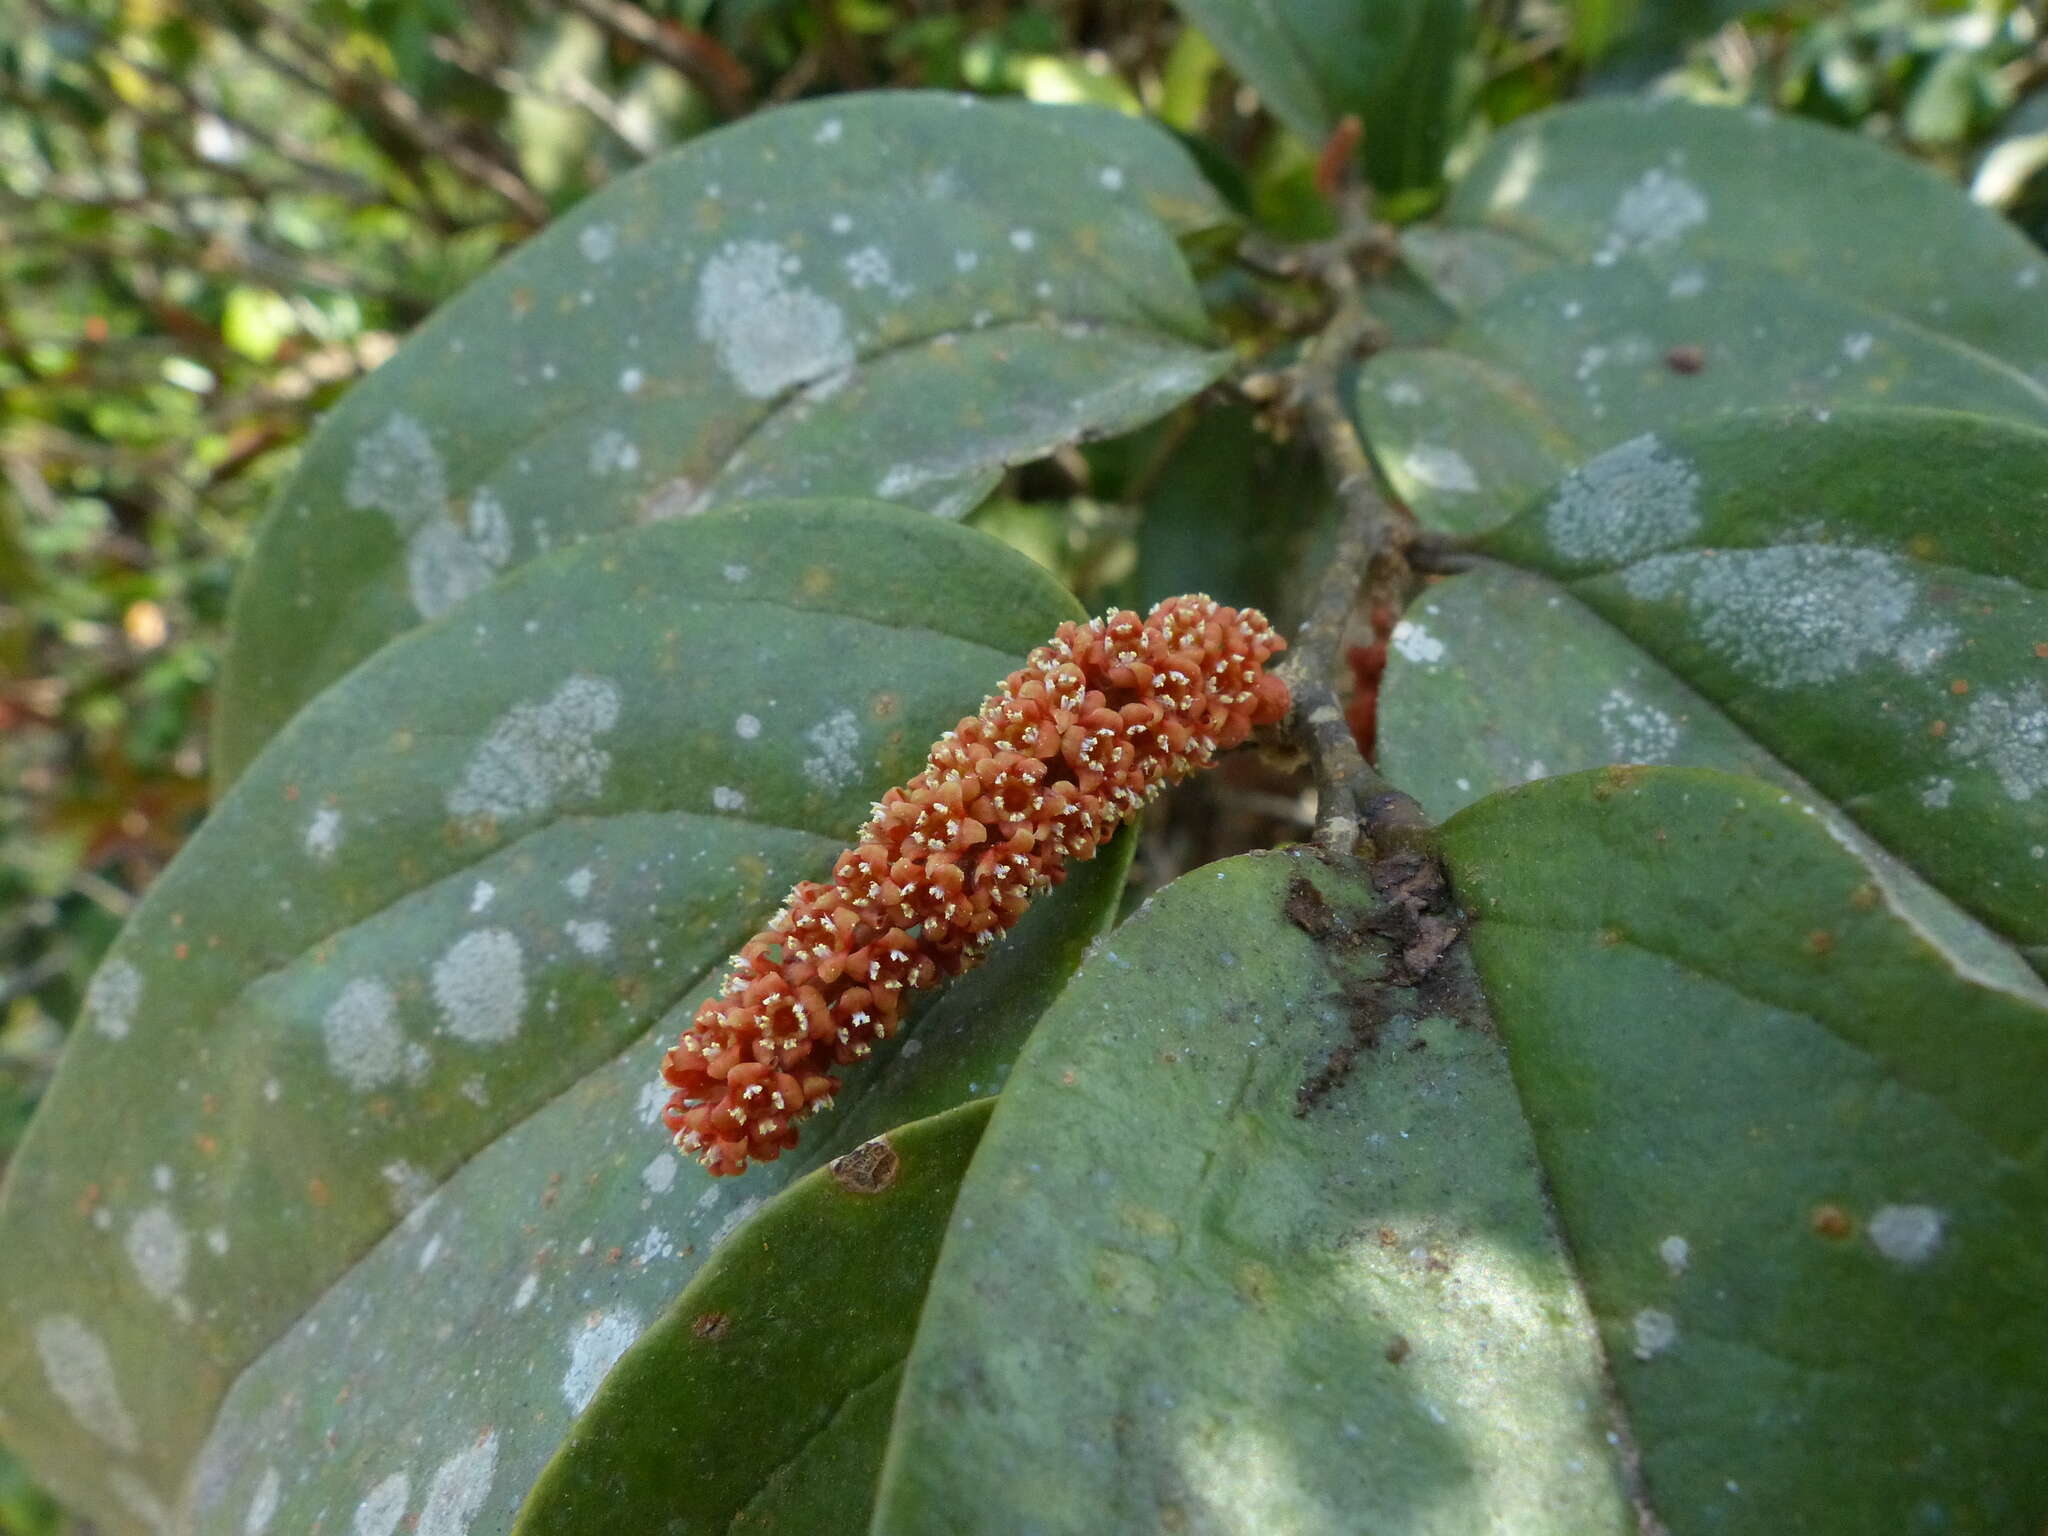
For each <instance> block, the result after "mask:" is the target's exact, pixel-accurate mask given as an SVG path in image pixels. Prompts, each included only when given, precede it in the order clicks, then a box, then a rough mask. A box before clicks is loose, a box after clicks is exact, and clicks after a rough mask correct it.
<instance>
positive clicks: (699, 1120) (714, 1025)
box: [662, 597, 1288, 1174]
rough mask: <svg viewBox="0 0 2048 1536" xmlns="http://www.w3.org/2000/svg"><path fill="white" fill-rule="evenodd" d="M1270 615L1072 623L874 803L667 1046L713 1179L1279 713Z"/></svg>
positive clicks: (689, 1146)
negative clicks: (1151, 809)
mask: <svg viewBox="0 0 2048 1536" xmlns="http://www.w3.org/2000/svg"><path fill="white" fill-rule="evenodd" d="M1285 646H1286V642H1285V641H1284V640H1282V639H1281V638H1280V637H1279V636H1278V635H1276V634H1274V633H1273V630H1272V626H1271V625H1269V624H1268V623H1267V622H1266V618H1265V616H1264V615H1263V614H1261V613H1259V612H1257V611H1256V610H1255V609H1249V608H1247V609H1245V610H1243V611H1242V612H1240V611H1238V610H1236V609H1232V608H1225V607H1222V606H1220V605H1218V604H1216V603H1214V602H1211V601H1210V600H1209V599H1208V598H1206V597H1174V598H1168V599H1167V600H1166V601H1165V602H1163V603H1161V604H1159V606H1158V607H1156V608H1154V609H1153V610H1152V612H1151V613H1150V614H1149V615H1148V616H1147V617H1145V618H1143V619H1140V618H1139V617H1138V615H1136V614H1135V613H1131V612H1128V611H1124V612H1117V613H1111V614H1109V615H1107V616H1105V617H1103V618H1100V619H1096V620H1093V621H1092V622H1090V623H1086V624H1063V625H1061V626H1060V629H1059V633H1058V634H1056V635H1055V636H1054V637H1053V639H1052V641H1051V642H1050V643H1049V644H1046V645H1042V646H1040V647H1039V648H1038V649H1037V650H1035V651H1033V652H1032V653H1031V657H1030V659H1029V660H1028V661H1027V662H1026V663H1025V665H1024V666H1023V668H1022V669H1020V670H1019V671H1016V672H1013V673H1011V674H1010V676H1009V677H1008V678H1007V679H1006V680H1005V681H1004V682H1003V684H1002V686H1001V687H1000V688H999V689H997V691H996V692H995V694H994V695H993V696H992V697H990V698H989V699H988V700H987V702H985V703H984V704H983V705H982V706H981V708H980V710H979V711H977V712H976V713H975V714H972V715H970V716H968V717H967V718H966V719H965V720H963V721H961V722H960V724H959V725H957V726H956V727H954V728H953V729H952V730H950V731H948V732H947V733H946V734H945V735H944V736H942V737H941V738H940V739H939V740H938V742H937V743H936V744H935V745H934V746H933V747H932V750H931V754H930V758H929V760H928V762H927V765H926V767H925V769H924V771H923V772H922V773H920V774H918V776H917V777H916V778H914V779H912V780H911V781H910V782H909V783H908V784H905V785H903V786H902V787H901V788H900V789H892V790H890V791H889V792H888V793H887V794H885V795H883V797H882V799H881V802H880V803H879V804H878V805H876V806H875V808H874V815H873V817H872V819H870V820H869V822H868V824H867V825H866V826H865V827H863V828H862V829H861V832H860V837H859V840H858V842H857V843H856V844H855V846H854V847H852V848H850V849H848V850H847V851H846V852H845V853H843V854H841V855H840V856H839V861H838V863H837V865H836V866H835V867H834V869H833V871H832V880H831V883H830V884H816V883H812V882H805V883H804V884H802V885H799V886H798V887H797V888H796V889H795V890H794V891H793V892H791V894H790V898H789V901H788V903H787V905H785V906H784V907H783V909H782V910H781V911H780V912H778V913H777V914H776V915H775V917H774V919H773V920H772V921H771V922H770V923H769V924H768V926H767V928H766V929H764V930H763V931H762V932H760V933H758V934H756V935H755V936H754V938H753V939H752V940H750V941H749V942H748V944H747V946H746V947H745V948H744V949H742V950H741V951H740V952H739V954H738V955H736V956H735V957H734V959H733V969H732V974H731V975H730V976H728V977H727V979H726V982H725V985H724V987H723V988H722V989H721V990H720V992H719V994H718V995H717V996H716V997H713V998H711V999H709V1000H708V1001H706V1002H705V1003H704V1005H703V1006H702V1007H701V1008H699V1009H698V1010H697V1014H696V1017H695V1019H694V1020H692V1022H691V1024H690V1027H689V1028H688V1029H687V1030H686V1031H684V1033H683V1037H682V1039H681V1040H679V1041H678V1042H677V1043H676V1044H675V1045H674V1046H672V1047H670V1049H669V1052H668V1055H667V1057H666V1058H665V1059H664V1061H663V1063H662V1076H663V1077H664V1078H666V1079H667V1081H668V1082H669V1084H670V1086H671V1087H673V1088H674V1090H675V1091H674V1093H673V1094H671V1095H670V1098H669V1101H668V1108H667V1110H666V1112H665V1114H664V1117H663V1118H664V1120H665V1121H666V1123H667V1125H668V1128H669V1130H670V1131H671V1132H672V1133H673V1135H674V1137H675V1143H676V1145H677V1146H678V1147H680V1148H681V1149H682V1150H683V1151H685V1152H688V1153H690V1154H692V1155H693V1156H695V1157H697V1158H698V1159H699V1160H700V1161H702V1162H703V1164H704V1165H705V1167H707V1168H709V1169H710V1170H711V1172H712V1173H714V1174H731V1173H739V1172H741V1171H742V1170H744V1169H745V1168H746V1166H747V1163H748V1161H749V1160H750V1159H756V1158H758V1159H761V1160H763V1161H769V1160H772V1159H774V1158H776V1157H779V1156H781V1155H782V1153H783V1152H785V1151H787V1150H788V1149H789V1148H790V1147H792V1146H794V1145H795V1144H796V1139H797V1130H796V1126H797V1122H798V1120H800V1119H801V1118H802V1117H804V1116H805V1115H808V1114H811V1113H813V1112H814V1111H816V1110H819V1109H822V1108H824V1107H825V1106H826V1105H828V1104H830V1103H831V1101H832V1096H833V1094H835V1093H836V1092H838V1089H839V1080H838V1078H836V1077H834V1076H833V1075H831V1069H832V1068H834V1067H838V1066H845V1065H847V1064H848V1063H851V1062H855V1061H858V1060H860V1059H861V1058H862V1057H865V1056H867V1055H868V1054H869V1053H870V1052H871V1051H872V1050H873V1049H874V1046H875V1042H877V1041H879V1040H884V1039H887V1038H888V1037H889V1036H890V1035H891V1034H893V1033H894V1032H895V1030H896V1028H897V1025H898V1024H899V1023H900V1022H901V1020H902V1018H903V1013H904V1009H905V1006H906V999H907V998H908V996H909V994H910V993H912V992H914V991H916V990H917V989H918V988H920V987H929V986H931V985H933V984H934V983H935V982H937V981H938V980H939V979H940V978H942V977H946V976H951V975H955V974H957V973H959V972H960V971H963V970H965V969H967V968H968V967H969V966H972V965H974V964H976V963H977V962H978V961H979V960H980V959H981V957H982V956H983V954H984V953H985V952H986V950H987V949H988V947H989V945H990V944H992V943H993V942H994V941H995V940H996V939H997V938H998V937H1000V936H1001V935H1002V933H1003V932H1004V931H1005V930H1007V929H1008V928H1009V927H1010V926H1011V925H1012V924H1014V923H1015V922H1016V921H1017V919H1018V918H1020V917H1022V916H1023V915H1024V909H1025V908H1026V907H1027V906H1028V905H1029V904H1030V902H1031V899H1032V897H1033V896H1035V895H1036V894H1037V893H1038V892H1040V891H1042V890H1044V889H1045V888H1047V887H1048V886H1053V885H1057V884H1059V883H1060V881H1061V880H1062V879H1064V878H1065V875H1066V864H1067V861H1068V860H1069V859H1086V858H1090V857H1092V856H1093V855H1094V853H1095V850H1096V848H1097V847H1098V846H1099V845H1100V844H1101V843H1102V842H1103V840H1104V839H1106V838H1107V837H1108V836H1109V834H1110V833H1111V831H1112V830H1114V828H1115V826H1116V824H1117V822H1118V821H1120V820H1121V819H1122V818H1123V817H1125V816H1128V815H1130V814H1131V813H1132V812H1134V811H1136V810H1138V809H1139V808H1141V807H1142V806H1143V805H1144V804H1145V803H1146V802H1147V801H1148V800H1150V799H1151V798H1152V797H1153V796H1154V795H1156V794H1157V793H1158V792H1159V791H1160V790H1161V789H1162V788H1164V787H1165V786H1166V785H1168V784H1170V783H1173V782H1174V781H1175V780H1177V779H1182V778H1185V777H1186V776H1187V775H1188V774H1190V773H1193V772H1194V771H1195V770H1197V769H1199V768H1204V767H1207V766H1208V764H1209V763H1210V762H1211V760H1212V759H1213V758H1214V757H1215V755H1216V754H1217V753H1218V752H1221V751H1223V750H1225V749H1226V748H1229V747H1234V746H1236V745H1238V744H1239V743H1240V742H1242V741H1243V740H1244V739H1245V737H1246V736H1248V735H1249V734H1250V733H1251V731H1252V728H1253V727H1254V726H1259V725H1266V724H1271V723H1273V722H1275V721H1277V720H1279V719H1280V718H1281V717H1282V716H1283V715H1285V714H1286V712H1287V702H1288V700H1287V687H1286V685H1285V684H1284V683H1283V682H1281V681H1280V679H1279V678H1277V677H1275V676H1273V675H1272V674H1271V673H1269V672H1268V671H1266V670H1265V667H1266V662H1267V660H1268V659H1269V658H1270V657H1272V656H1273V655H1274V654H1275V653H1277V652H1279V651H1280V650H1283V649H1284V648H1285Z"/></svg>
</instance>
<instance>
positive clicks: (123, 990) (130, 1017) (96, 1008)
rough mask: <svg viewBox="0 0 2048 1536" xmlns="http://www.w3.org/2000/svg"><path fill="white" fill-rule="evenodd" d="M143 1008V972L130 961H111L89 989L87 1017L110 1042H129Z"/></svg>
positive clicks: (86, 1000)
mask: <svg viewBox="0 0 2048 1536" xmlns="http://www.w3.org/2000/svg"><path fill="white" fill-rule="evenodd" d="M141 1007H142V972H140V971H138V970H137V969H135V967H134V966H132V965H130V964H129V963H128V962H127V961H126V960H109V961H108V962H107V963H106V964H105V965H103V966H101V967H100V969H99V974H98V975H96V976H94V977H93V979H92V985H90V986H89V987H87V988H86V989H85V1017H86V1019H87V1020H88V1021H89V1022H90V1023H91V1025H92V1027H93V1028H94V1029H96V1030H98V1031H99V1032H100V1033H101V1034H103V1035H105V1036H107V1038H108V1039H110V1040H123V1039H126V1038H127V1035H128V1031H129V1030H131V1029H133V1028H134V1027H135V1014H136V1011H137V1010H138V1009H140V1008H141Z"/></svg>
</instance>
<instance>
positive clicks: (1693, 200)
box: [1593, 166, 1708, 266]
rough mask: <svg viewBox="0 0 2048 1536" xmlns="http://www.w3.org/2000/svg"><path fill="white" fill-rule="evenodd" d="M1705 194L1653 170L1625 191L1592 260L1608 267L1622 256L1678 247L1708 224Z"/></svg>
mask: <svg viewBox="0 0 2048 1536" xmlns="http://www.w3.org/2000/svg"><path fill="white" fill-rule="evenodd" d="M1707 212H1708V205H1707V197H1706V194H1705V193H1704V192H1702V191H1700V189H1699V188H1698V187H1696V186H1694V185H1693V184H1692V183H1691V182H1689V181H1687V180H1686V179H1685V178H1684V177H1683V176H1680V175H1678V174H1676V173H1675V172H1673V171H1668V170H1666V169H1664V168H1663V167H1662V166H1652V167H1651V168H1650V169H1649V170H1647V171H1645V172H1643V174H1642V175H1641V176H1639V177H1637V178H1636V179H1635V180H1634V181H1633V182H1631V183H1630V184H1629V185H1628V186H1627V187H1626V188H1624V189H1623V191H1622V194H1621V196H1620V198H1618V199H1617V200H1616V202H1615V204H1614V212H1613V214H1612V215H1611V216H1610V217H1609V218H1608V221H1607V238H1606V239H1605V240H1603V241H1602V242H1601V243H1600V247H1599V249H1598V250H1596V251H1595V252H1594V253H1593V260H1594V261H1595V262H1596V263H1598V264H1600V265H1601V266H1609V265H1612V264H1613V263H1614V262H1616V261H1618V260H1620V259H1621V258H1622V257H1623V256H1630V255H1640V254H1643V253H1645V252H1649V251H1659V250H1663V249H1665V248H1666V247H1668V246H1671V245H1675V244H1676V243H1677V242H1678V241H1679V240H1681V239H1683V238H1684V237H1685V235H1686V234H1687V233H1688V232H1689V231H1691V230H1693V229H1696V228H1698V227H1699V226H1700V225H1701V224H1704V223H1705V222H1706V221H1707Z"/></svg>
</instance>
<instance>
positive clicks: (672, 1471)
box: [515, 1099, 992, 1536]
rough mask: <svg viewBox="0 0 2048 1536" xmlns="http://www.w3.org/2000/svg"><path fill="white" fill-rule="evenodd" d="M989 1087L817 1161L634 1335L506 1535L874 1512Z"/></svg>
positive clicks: (857, 1520) (683, 1535)
mask: <svg viewBox="0 0 2048 1536" xmlns="http://www.w3.org/2000/svg"><path fill="white" fill-rule="evenodd" d="M991 1107H992V1104H991V1101H989V1100H986V1099H982V1100H977V1101H975V1102H974V1103H971V1104H963V1105H961V1106H960V1107H959V1108H958V1109H953V1110H949V1111H947V1112H946V1113H944V1114H941V1115H935V1116H933V1117H932V1118H930V1119H927V1120H920V1121H917V1122H915V1123H913V1124H910V1125H906V1126H902V1127H900V1128H898V1129H896V1130H893V1131H891V1132H889V1133H888V1135H887V1136H885V1137H883V1138H881V1139H880V1140H878V1141H875V1142H872V1143H870V1144H868V1145H867V1146H865V1147H862V1148H861V1149H859V1150H858V1151H856V1152H854V1153H851V1154H849V1155H848V1156H847V1157H846V1158H844V1159H842V1160H840V1161H838V1162H835V1163H833V1164H832V1165H831V1166H830V1167H829V1168H819V1169H815V1170H813V1171H812V1172H811V1173H808V1174H806V1175H805V1176H804V1177H803V1178H801V1179H799V1180H798V1181H797V1182H796V1183H795V1184H793V1185H791V1186H790V1187H789V1188H788V1189H786V1190H784V1191H783V1192H782V1193H781V1194H780V1195H778V1196H776V1197H775V1199H774V1200H773V1201H771V1202H770V1203H769V1204H768V1206H767V1207H766V1208H765V1209H764V1210H763V1211H762V1212H761V1213H760V1214H759V1215H758V1216H756V1217H754V1218H753V1219H752V1220H751V1221H749V1222H747V1223H746V1225H744V1226H743V1227H741V1228H740V1229H739V1231H738V1232H736V1233H735V1234H734V1237H733V1241H732V1242H731V1243H730V1244H729V1245H727V1246H726V1247H724V1248H722V1249H721V1250H720V1251H719V1253H718V1254H717V1255H716V1256H715V1257H714V1258H713V1259H712V1260H711V1262H710V1263H708V1264H706V1265H705V1266H704V1268H703V1269H702V1270H701V1271H699V1273H698V1275H697V1277H696V1279H694V1280H693V1281H691V1282H690V1285H689V1287H688V1289H686V1290H685V1291H684V1292H683V1293H682V1295H681V1296H679V1297H678V1298H676V1300H675V1302H674V1304H673V1305H671V1306H670V1307H669V1309H668V1310H667V1311H666V1312H665V1313H663V1314H662V1315H661V1317H659V1318H658V1319H656V1321H655V1322H654V1324H653V1326H652V1327H650V1328H649V1329H648V1330H647V1332H646V1333H645V1334H643V1335H642V1336H641V1338H640V1342H639V1343H638V1344H636V1345H634V1346H633V1348H632V1349H630V1350H628V1351H627V1352H626V1354H625V1356H624V1358H622V1359H621V1360H620V1361H619V1363H618V1365H617V1367H616V1368H615V1369H614V1370H613V1371H612V1373H611V1375H609V1376H608V1377H606V1378H605V1384H604V1387H603V1390H601V1391H600V1392H599V1393H598V1395H597V1397H596V1398H595V1400H593V1401H592V1403H591V1405H590V1408H589V1409H588V1411H586V1412H585V1413H584V1415H583V1416H582V1418H580V1419H579V1420H577V1422H576V1426H575V1428H574V1429H572V1430H571V1431H570V1434H569V1438H568V1440H567V1441H565V1442H564V1444H563V1446H562V1449H561V1451H560V1452H559V1453H558V1454H557V1455H556V1457H555V1459H554V1461H552V1462H551V1463H550V1464H549V1466H548V1469H547V1471H546V1472H545V1473H543V1474H542V1476H541V1480H540V1481H539V1482H538V1483H537V1484H535V1486H534V1489H533V1492H532V1493H531V1494H530V1495H529V1496H528V1498H527V1501H526V1505H525V1508H524V1509H522V1510H521V1512H520V1517H519V1524H518V1526H517V1528H516V1533H515V1536H578V1533H583V1532H592V1533H609V1532H614V1531H617V1530H619V1529H620V1527H621V1525H622V1524H625V1525H629V1526H631V1527H632V1528H634V1529H638V1530H649V1531H653V1530H659V1531H662V1532H664V1533H667V1536H690V1533H693V1532H705V1533H713V1536H723V1533H724V1532H726V1531H729V1530H735V1529H738V1530H749V1531H776V1530H780V1531H789V1532H803V1533H806V1536H824V1533H826V1532H835V1531H845V1532H865V1531H866V1530H867V1528H868V1516H869V1513H870V1506H871V1501H872V1494H873V1489H874V1486H875V1479H876V1477H877V1476H878V1475H879V1473H880V1472H881V1468H882V1452H883V1447H884V1446H885V1445H886V1444H887V1442H888V1435H889V1417H890V1408H891V1407H892V1405H893V1404H894V1401H895V1396H896V1386H897V1383H898V1381H899V1379H900V1377H901V1375H902V1370H903V1357H904V1356H905V1355H906V1354H908V1353H909V1352H910V1341H911V1338H912V1336H913V1335H914V1334H915V1333H916V1330H917V1319H918V1312H919V1309H920V1308H921V1307H922V1306H923V1304H924V1294H925V1287H926V1286H927V1285H928V1284H930V1282H931V1275H932V1266H933V1264H935V1263H936V1262H937V1261H938V1256H939V1240H940V1238H942V1237H943V1236H945V1232H946V1220H947V1218H948V1217H949V1216H950V1215H951V1214H952V1211H953V1200H954V1197H955V1196H956V1195H957V1194H958V1193H959V1189H960V1181H961V1179H962V1178H963V1177H964V1176H965V1175H966V1172H967V1163H968V1159H969V1158H971V1157H972V1156H973V1155H974V1149H975V1146H976V1144H977V1143H978V1142H979V1141H980V1140H981V1133H982V1128H983V1127H984V1126H985V1125H986V1124H987V1123H988V1112H989V1110H990V1108H991Z"/></svg>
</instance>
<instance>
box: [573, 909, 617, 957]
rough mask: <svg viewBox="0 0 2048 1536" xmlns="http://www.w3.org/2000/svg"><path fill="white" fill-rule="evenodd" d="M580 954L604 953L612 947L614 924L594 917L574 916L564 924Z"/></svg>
mask: <svg viewBox="0 0 2048 1536" xmlns="http://www.w3.org/2000/svg"><path fill="white" fill-rule="evenodd" d="M562 931H563V932H564V933H566V934H568V935H569V942H570V943H571V944H574V945H575V946H576V950H577V953H578V954H584V955H602V954H606V953H608V952H609V951H610V949H611V947H612V925H611V924H610V923H605V922H599V921H597V920H595V919H593V918H574V919H571V920H570V921H569V922H566V923H564V924H563V925H562Z"/></svg>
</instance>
